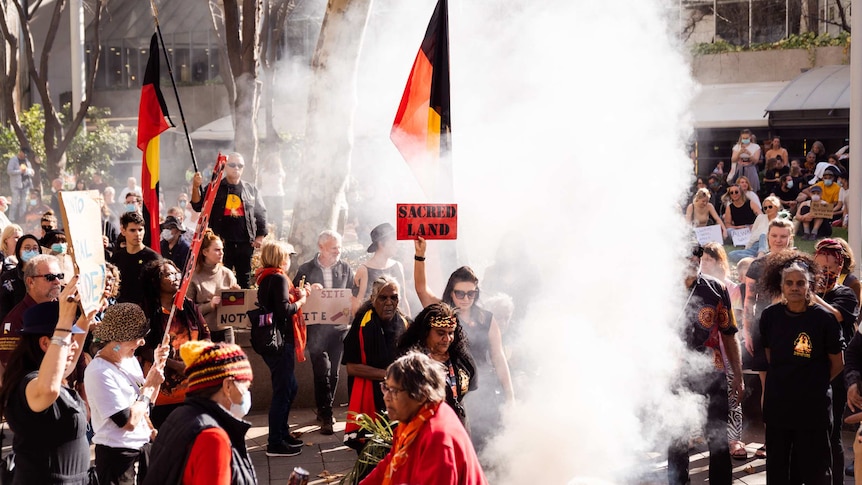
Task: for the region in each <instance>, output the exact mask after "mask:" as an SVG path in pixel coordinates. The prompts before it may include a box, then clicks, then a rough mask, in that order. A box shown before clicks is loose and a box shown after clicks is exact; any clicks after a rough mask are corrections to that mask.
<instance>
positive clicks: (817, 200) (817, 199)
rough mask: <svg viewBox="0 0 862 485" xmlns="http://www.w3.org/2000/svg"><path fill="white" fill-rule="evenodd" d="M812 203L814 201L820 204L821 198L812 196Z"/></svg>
mask: <svg viewBox="0 0 862 485" xmlns="http://www.w3.org/2000/svg"><path fill="white" fill-rule="evenodd" d="M811 201H812V202H819V201H820V196H819V195H817V194H814V195H812V196H811Z"/></svg>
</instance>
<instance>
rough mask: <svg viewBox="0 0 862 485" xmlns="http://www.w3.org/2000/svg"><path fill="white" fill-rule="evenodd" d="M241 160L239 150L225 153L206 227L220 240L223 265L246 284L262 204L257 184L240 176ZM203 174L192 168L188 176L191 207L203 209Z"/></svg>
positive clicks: (262, 229) (259, 238)
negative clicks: (225, 163) (222, 175)
mask: <svg viewBox="0 0 862 485" xmlns="http://www.w3.org/2000/svg"><path fill="white" fill-rule="evenodd" d="M244 168H245V161H244V160H243V158H242V155H240V154H239V153H231V154H230V155H228V157H227V166H226V167H225V171H224V178H223V179H222V180H221V182H219V186H218V189H217V192H216V196H215V200H214V201H213V207H212V212H211V213H210V224H209V227H210V228H211V229H212V230H213V232H214V233H216V234H217V235H219V236H220V237H221V238H222V240H223V241H224V263H223V264H224V266H225V267H226V268H230V269H232V270H234V273H235V274H236V281H237V283H239V285H240V286H241V287H243V288H248V287H249V286H248V283H249V276H250V273H251V256H252V253H253V252H254V248H259V247H260V244H261V243H262V242H263V238H264V237H265V236H266V234H267V231H266V207H264V205H263V199H262V198H261V197H260V195H259V194H258V190H257V187H255V186H254V184H252V183H250V182H246V181H244V180H241V177H242V171H243V169H244ZM202 184H203V177H202V176H201V173H200V172H196V173H195V174H194V177H192V193H191V202H192V208H193V209H194V210H196V211H198V212H200V211H201V209H203V201H204V199H205V198H206V191H205V190H202V188H201V185H202Z"/></svg>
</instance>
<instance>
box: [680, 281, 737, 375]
mask: <svg viewBox="0 0 862 485" xmlns="http://www.w3.org/2000/svg"><path fill="white" fill-rule="evenodd" d="M689 291H690V292H691V293H690V295H691V297H690V298H689V299H688V305H687V306H686V310H685V315H686V317H687V318H688V324H687V325H686V326H685V327H684V329H683V331H684V340H685V343H686V346H688V348H689V349H691V350H695V351H698V352H711V353H712V356H711V357H712V358H713V360H714V362H715V363H716V366H717V368H716V370H723V366H721V367H720V365H722V364H721V363H722V362H723V361H722V358H721V350H720V348H719V339H720V338H721V336H720V335H719V333H721V334H724V335H734V334H735V333H736V332H737V331H738V328H737V326H736V319H735V318H734V316H733V311H732V310H731V305H730V296H729V295H728V294H727V288H725V286H724V284H723V283H722V282H721V281H719V280H717V279H715V278H713V277H711V276H707V275H703V274H701V275H698V278H697V279H696V280H695V282H694V285H693V286H692V287H691V288H690V289H689Z"/></svg>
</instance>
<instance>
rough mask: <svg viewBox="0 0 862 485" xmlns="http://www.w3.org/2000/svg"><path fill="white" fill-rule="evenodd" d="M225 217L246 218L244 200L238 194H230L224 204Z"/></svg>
mask: <svg viewBox="0 0 862 485" xmlns="http://www.w3.org/2000/svg"><path fill="white" fill-rule="evenodd" d="M224 215H226V216H228V217H245V209H244V208H243V206H242V199H240V198H239V196H238V195H236V194H228V196H227V200H226V201H225V203H224Z"/></svg>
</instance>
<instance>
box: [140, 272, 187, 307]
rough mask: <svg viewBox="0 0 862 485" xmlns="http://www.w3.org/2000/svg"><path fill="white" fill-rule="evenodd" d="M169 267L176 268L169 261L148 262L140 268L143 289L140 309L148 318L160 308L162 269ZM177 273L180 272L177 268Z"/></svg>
mask: <svg viewBox="0 0 862 485" xmlns="http://www.w3.org/2000/svg"><path fill="white" fill-rule="evenodd" d="M169 265H170V266H173V267H174V268H177V265H176V264H174V262H173V261H171V260H170V259H157V260H154V261H150V262H149V263H147V264H145V265H144V267H143V268H141V281H142V282H143V288H144V294H143V295H142V296H143V299H142V301H141V308H143V309H144V312H146V314H147V315H149V316H152V315H153V313H154V312H155V311H156V310H158V309H159V308H160V307H161V294H162V290H161V288H162V268H164V267H165V266H169ZM177 271H180V270H179V268H177Z"/></svg>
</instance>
